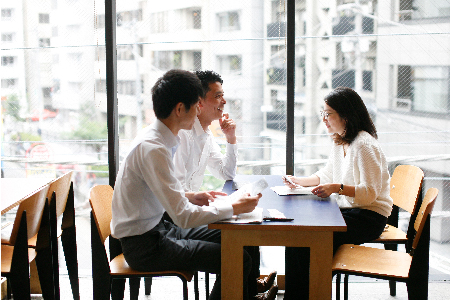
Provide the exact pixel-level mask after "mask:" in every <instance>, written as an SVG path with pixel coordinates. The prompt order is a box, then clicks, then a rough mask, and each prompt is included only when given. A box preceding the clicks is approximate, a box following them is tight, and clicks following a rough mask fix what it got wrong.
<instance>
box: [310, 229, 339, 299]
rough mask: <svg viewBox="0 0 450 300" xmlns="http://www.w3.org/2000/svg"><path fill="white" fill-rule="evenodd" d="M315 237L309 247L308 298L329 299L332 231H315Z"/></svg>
mask: <svg viewBox="0 0 450 300" xmlns="http://www.w3.org/2000/svg"><path fill="white" fill-rule="evenodd" d="M315 234H316V239H317V240H320V241H323V243H320V244H317V243H313V244H312V245H311V249H310V270H309V299H331V295H332V285H331V282H332V277H333V275H332V272H331V270H332V263H333V233H332V232H316V233H315Z"/></svg>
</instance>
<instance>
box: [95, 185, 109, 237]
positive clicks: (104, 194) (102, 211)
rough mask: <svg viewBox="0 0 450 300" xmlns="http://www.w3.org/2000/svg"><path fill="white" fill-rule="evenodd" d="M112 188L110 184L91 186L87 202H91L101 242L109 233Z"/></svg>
mask: <svg viewBox="0 0 450 300" xmlns="http://www.w3.org/2000/svg"><path fill="white" fill-rule="evenodd" d="M113 191H114V190H113V188H112V187H111V186H110V185H96V186H94V187H93V188H91V192H90V197H89V202H90V203H91V208H92V215H93V216H94V220H95V223H96V225H97V230H98V233H99V235H100V239H101V240H102V243H105V240H106V238H107V237H108V236H109V235H110V234H111V228H110V226H109V225H110V223H111V218H112V208H111V204H112V196H113Z"/></svg>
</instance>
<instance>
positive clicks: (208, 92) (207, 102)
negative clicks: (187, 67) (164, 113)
mask: <svg viewBox="0 0 450 300" xmlns="http://www.w3.org/2000/svg"><path fill="white" fill-rule="evenodd" d="M196 74H197V76H198V77H199V79H200V81H201V82H202V87H203V92H204V94H205V95H204V97H202V98H201V99H200V102H199V108H200V113H199V115H198V116H197V118H196V120H195V123H194V126H193V128H192V129H191V130H180V132H179V133H178V136H179V137H180V146H179V147H178V149H177V152H176V153H175V157H174V165H175V176H176V177H177V178H178V180H180V182H181V183H182V184H183V187H184V189H185V191H198V190H199V189H200V186H201V185H202V182H203V176H204V174H205V170H206V169H208V171H210V172H211V174H212V175H214V177H216V178H219V179H222V180H231V179H233V178H234V177H235V176H236V163H237V156H238V152H237V150H238V149H237V145H236V123H235V122H234V121H233V119H231V118H230V117H229V115H228V113H224V107H225V104H226V103H227V101H226V100H225V98H224V92H223V88H222V83H223V80H222V78H221V77H220V75H219V74H217V73H215V72H213V71H197V72H196ZM215 120H219V124H220V128H221V129H222V132H223V134H224V135H225V137H226V141H227V143H226V151H225V154H222V152H221V149H220V147H219V145H218V144H217V143H216V141H215V140H214V136H213V134H212V132H211V130H209V126H210V125H211V123H212V122H213V121H215Z"/></svg>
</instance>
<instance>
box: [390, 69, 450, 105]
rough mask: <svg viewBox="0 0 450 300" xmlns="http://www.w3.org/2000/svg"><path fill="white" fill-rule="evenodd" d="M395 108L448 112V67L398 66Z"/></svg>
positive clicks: (449, 96) (449, 92)
mask: <svg viewBox="0 0 450 300" xmlns="http://www.w3.org/2000/svg"><path fill="white" fill-rule="evenodd" d="M397 79H398V80H397V82H398V84H397V99H396V101H395V104H394V105H395V108H399V109H406V110H412V111H420V112H431V113H441V114H448V113H449V112H450V86H449V85H448V82H449V81H450V67H448V66H445V67H428V66H403V65H402V66H398V73H397Z"/></svg>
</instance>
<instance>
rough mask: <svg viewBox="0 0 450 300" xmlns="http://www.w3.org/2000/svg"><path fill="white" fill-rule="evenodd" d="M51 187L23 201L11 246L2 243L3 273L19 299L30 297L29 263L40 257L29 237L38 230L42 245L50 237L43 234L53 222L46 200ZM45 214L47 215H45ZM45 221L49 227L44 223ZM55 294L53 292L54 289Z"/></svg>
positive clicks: (46, 187) (9, 292) (42, 189)
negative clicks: (50, 219)
mask: <svg viewBox="0 0 450 300" xmlns="http://www.w3.org/2000/svg"><path fill="white" fill-rule="evenodd" d="M48 188H49V187H48V185H46V186H44V187H42V188H41V189H39V190H38V191H36V192H34V193H33V194H32V195H30V196H28V197H27V198H25V199H24V200H22V202H21V203H20V204H19V207H18V210H17V213H16V218H15V220H14V224H13V228H12V231H11V235H10V238H9V240H8V245H6V244H2V245H1V257H2V263H1V268H2V276H5V277H7V278H8V279H9V281H10V287H11V289H9V288H8V290H9V291H8V296H10V294H11V290H12V294H13V295H14V298H15V299H30V278H29V262H30V261H32V260H33V259H35V258H37V256H39V252H38V249H34V248H29V247H28V239H30V238H32V237H33V236H35V235H36V234H38V232H39V234H38V238H37V245H38V246H39V245H40V243H41V242H42V241H43V239H45V238H47V239H48V234H47V236H46V237H43V234H40V233H41V231H42V230H43V228H45V227H46V226H47V225H48V222H49V212H48V203H47V201H46V196H47V191H48ZM43 216H45V217H44V218H43ZM41 221H42V222H41ZM41 223H42V224H43V225H45V226H41ZM46 228H48V226H47V227H46ZM44 242H45V241H44ZM8 286H9V285H8ZM51 293H52V291H50V294H51ZM43 296H44V299H48V295H43ZM50 296H51V295H50ZM50 298H51V297H50Z"/></svg>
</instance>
